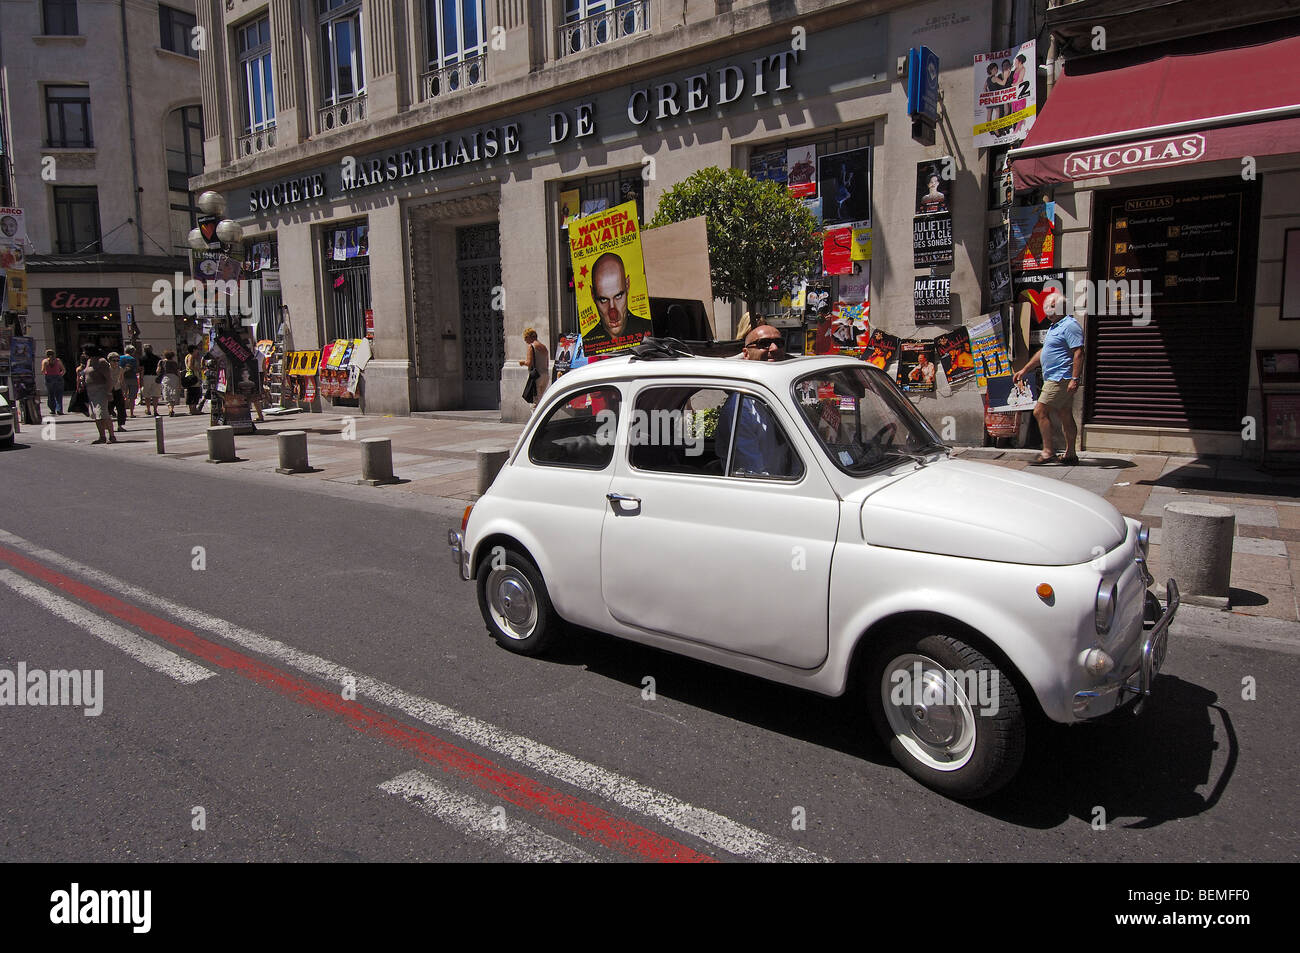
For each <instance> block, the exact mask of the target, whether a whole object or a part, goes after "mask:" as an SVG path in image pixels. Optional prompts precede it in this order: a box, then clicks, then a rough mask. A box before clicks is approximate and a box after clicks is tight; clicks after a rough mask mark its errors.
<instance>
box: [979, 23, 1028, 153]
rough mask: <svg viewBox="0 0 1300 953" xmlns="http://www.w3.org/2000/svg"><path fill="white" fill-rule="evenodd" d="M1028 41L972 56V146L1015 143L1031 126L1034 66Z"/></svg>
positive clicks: (981, 146) (1023, 136)
mask: <svg viewBox="0 0 1300 953" xmlns="http://www.w3.org/2000/svg"><path fill="white" fill-rule="evenodd" d="M1035 49H1036V46H1035V43H1034V41H1033V40H1030V41H1029V42H1027V43H1021V44H1020V46H1018V47H1014V48H1013V49H1010V50H999V51H998V52H996V53H977V54H976V55H975V73H974V86H975V128H974V132H975V147H976V148H978V149H983V148H986V147H988V146H997V145H1002V144H1004V143H1009V142H1019V141H1021V140H1022V139H1024V138H1025V136H1027V135H1029V130H1030V129H1031V128H1033V125H1034V116H1035V114H1036V113H1037V112H1038V107H1037V105H1036V82H1037V80H1036V77H1037V76H1038V73H1037V66H1036V65H1035V63H1036V55H1035Z"/></svg>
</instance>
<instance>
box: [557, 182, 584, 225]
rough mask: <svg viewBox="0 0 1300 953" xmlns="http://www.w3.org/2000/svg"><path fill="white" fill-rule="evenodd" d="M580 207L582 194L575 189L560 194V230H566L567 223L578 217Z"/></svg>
mask: <svg viewBox="0 0 1300 953" xmlns="http://www.w3.org/2000/svg"><path fill="white" fill-rule="evenodd" d="M581 206H582V193H581V192H579V191H578V190H577V189H573V190H571V191H568V192H561V193H560V228H568V227H569V223H570V222H572V221H573V220H574V219H575V218H577V217H578V211H579V209H580V208H581Z"/></svg>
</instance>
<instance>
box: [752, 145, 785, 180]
mask: <svg viewBox="0 0 1300 953" xmlns="http://www.w3.org/2000/svg"><path fill="white" fill-rule="evenodd" d="M786 156H787V153H785V152H760V153H757V154H755V155H752V156H750V157H749V177H750V178H751V179H757V180H758V181H760V182H778V183H780V184H781V185H785V184H786V180H787V179H788V178H789V174H788V172H787V170H786Z"/></svg>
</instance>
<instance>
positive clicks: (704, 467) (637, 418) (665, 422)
mask: <svg viewBox="0 0 1300 953" xmlns="http://www.w3.org/2000/svg"><path fill="white" fill-rule="evenodd" d="M726 399H727V391H724V390H718V389H715V388H701V387H689V386H674V387H647V388H645V389H644V390H642V391H641V393H640V394H638V395H637V398H636V406H635V407H634V408H633V410H632V417H631V420H630V421H629V422H628V432H627V442H628V460H629V462H630V463H631V464H632V466H633V467H635V468H636V469H638V470H654V471H657V472H659V473H693V474H707V475H713V476H722V468H723V460H722V459H721V458H720V457H719V456H718V453H717V450H716V448H715V440H716V430H717V424H718V414H719V413H720V412H721V409H722V405H723V404H724V403H725V401H726Z"/></svg>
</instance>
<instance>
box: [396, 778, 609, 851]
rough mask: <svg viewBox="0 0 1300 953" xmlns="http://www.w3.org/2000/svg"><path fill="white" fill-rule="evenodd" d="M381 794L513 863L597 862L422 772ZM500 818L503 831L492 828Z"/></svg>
mask: <svg viewBox="0 0 1300 953" xmlns="http://www.w3.org/2000/svg"><path fill="white" fill-rule="evenodd" d="M379 789H380V790H381V791H387V792H388V793H389V794H396V795H398V796H399V797H402V798H405V799H406V800H407V801H409V802H410V803H412V804H414V805H416V806H417V807H419V808H420V809H421V810H422V811H424V812H425V813H426V814H430V815H432V816H433V817H436V818H437V819H438V820H440V821H442V822H443V823H444V824H447V825H448V826H449V827H453V828H455V829H456V830H458V831H460V832H461V833H462V834H465V835H466V836H468V837H473V838H475V839H477V840H481V841H484V842H486V843H488V844H490V845H491V846H493V847H495V848H496V849H497V850H500V851H501V852H502V853H504V854H505V855H506V856H507V857H509V858H510V859H511V860H518V861H523V862H525V863H534V864H536V863H543V864H547V863H549V864H590V863H595V860H596V858H595V857H593V856H591V854H588V853H587V852H586V851H584V850H579V849H578V848H577V847H573V846H571V845H569V844H566V843H564V841H562V840H557V839H556V838H554V837H551V836H550V835H549V834H543V833H542V832H541V831H539V830H538V829H537V828H535V827H532V826H531V825H529V824H525V823H524V822H523V821H521V820H518V819H517V818H513V817H508V816H502V815H500V814H498V815H497V817H494V816H493V813H492V807H491V806H490V805H489V804H487V803H486V802H485V801H480V800H479V799H478V798H475V797H470V796H469V795H468V794H460V793H458V792H456V791H453V790H451V789H450V788H447V787H444V786H442V785H441V784H439V783H438V782H437V781H435V780H434V779H433V778H431V777H429V776H428V775H427V774H425V773H424V772H423V771H407V772H406V773H405V774H399V775H398V776H397V777H395V778H393V779H392V780H391V781H385V782H384V783H383V784H381V785H379ZM497 818H500V819H501V821H502V822H503V823H504V830H500V829H497V828H494V827H493V823H494V821H496V820H497Z"/></svg>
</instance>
